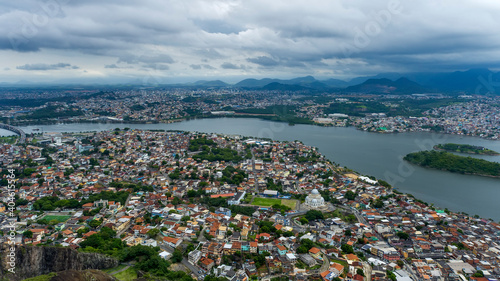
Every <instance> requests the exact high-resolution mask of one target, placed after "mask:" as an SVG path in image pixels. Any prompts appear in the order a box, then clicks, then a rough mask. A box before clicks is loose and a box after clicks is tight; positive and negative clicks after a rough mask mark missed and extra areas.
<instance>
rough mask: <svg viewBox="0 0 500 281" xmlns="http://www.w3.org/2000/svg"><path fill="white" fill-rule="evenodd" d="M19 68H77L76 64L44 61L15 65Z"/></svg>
mask: <svg viewBox="0 0 500 281" xmlns="http://www.w3.org/2000/svg"><path fill="white" fill-rule="evenodd" d="M16 68H17V69H21V70H55V69H63V68H71V69H78V68H79V67H78V66H75V65H74V66H71V64H69V63H56V64H45V63H34V64H25V65H20V66H17V67H16Z"/></svg>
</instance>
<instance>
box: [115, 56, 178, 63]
mask: <svg viewBox="0 0 500 281" xmlns="http://www.w3.org/2000/svg"><path fill="white" fill-rule="evenodd" d="M120 62H124V63H128V64H137V63H149V64H151V63H174V59H172V57H171V56H169V55H167V54H158V55H153V56H152V55H147V54H145V55H142V56H137V55H131V54H128V55H125V56H122V57H120V58H119V59H118V63H120Z"/></svg>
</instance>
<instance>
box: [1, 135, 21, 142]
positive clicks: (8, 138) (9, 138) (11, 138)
mask: <svg viewBox="0 0 500 281" xmlns="http://www.w3.org/2000/svg"><path fill="white" fill-rule="evenodd" d="M18 138H19V137H18V136H5V137H0V143H8V144H13V143H15V142H16V140H17V139H18Z"/></svg>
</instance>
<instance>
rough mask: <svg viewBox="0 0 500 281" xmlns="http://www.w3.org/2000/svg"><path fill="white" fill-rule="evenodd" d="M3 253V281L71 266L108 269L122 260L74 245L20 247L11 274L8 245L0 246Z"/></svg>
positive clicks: (21, 278)
mask: <svg viewBox="0 0 500 281" xmlns="http://www.w3.org/2000/svg"><path fill="white" fill-rule="evenodd" d="M0 253H2V256H1V263H0V269H1V271H0V280H4V278H5V279H7V280H13V281H17V280H23V279H25V278H30V277H35V276H39V275H43V274H48V273H50V272H58V271H63V270H69V269H74V270H85V269H106V268H112V267H116V266H118V265H119V263H120V262H119V261H118V260H117V259H115V258H112V257H109V256H106V255H103V254H98V253H82V252H78V251H76V250H73V249H71V248H60V247H33V246H18V247H16V262H15V263H16V266H15V274H11V273H9V272H8V271H7V270H8V269H9V268H10V266H9V265H8V264H7V262H8V260H7V253H8V248H7V246H4V245H2V246H0ZM4 253H5V254H4Z"/></svg>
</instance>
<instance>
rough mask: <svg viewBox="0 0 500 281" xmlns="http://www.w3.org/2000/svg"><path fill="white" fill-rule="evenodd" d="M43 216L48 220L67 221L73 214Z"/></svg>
mask: <svg viewBox="0 0 500 281" xmlns="http://www.w3.org/2000/svg"><path fill="white" fill-rule="evenodd" d="M43 218H44V219H46V220H47V221H51V220H57V221H59V222H65V221H67V220H69V218H71V216H53V215H47V216H45V217H43Z"/></svg>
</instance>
